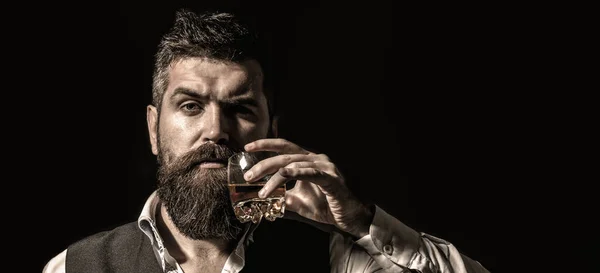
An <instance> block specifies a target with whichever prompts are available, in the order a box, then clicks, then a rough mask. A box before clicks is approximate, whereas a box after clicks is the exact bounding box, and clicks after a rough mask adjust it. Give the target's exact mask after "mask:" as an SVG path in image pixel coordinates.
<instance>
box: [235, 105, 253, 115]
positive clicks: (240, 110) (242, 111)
mask: <svg viewBox="0 0 600 273" xmlns="http://www.w3.org/2000/svg"><path fill="white" fill-rule="evenodd" d="M234 110H235V111H236V112H238V113H240V114H252V113H253V112H252V110H250V108H248V107H245V106H241V105H237V106H236V107H235V108H234Z"/></svg>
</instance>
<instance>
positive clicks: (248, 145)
mask: <svg viewBox="0 0 600 273" xmlns="http://www.w3.org/2000/svg"><path fill="white" fill-rule="evenodd" d="M252 148H254V144H252V143H249V144H246V146H244V149H246V151H247V150H251V149H252Z"/></svg>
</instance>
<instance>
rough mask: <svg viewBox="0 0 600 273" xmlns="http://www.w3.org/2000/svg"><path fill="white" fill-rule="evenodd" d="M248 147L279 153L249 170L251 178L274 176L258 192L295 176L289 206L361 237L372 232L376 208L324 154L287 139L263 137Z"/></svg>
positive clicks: (310, 217)
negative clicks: (360, 197)
mask: <svg viewBox="0 0 600 273" xmlns="http://www.w3.org/2000/svg"><path fill="white" fill-rule="evenodd" d="M245 149H246V151H248V152H253V151H272V152H276V153H278V154H279V155H277V156H274V157H271V158H267V159H264V160H262V161H261V162H258V163H257V164H256V165H254V166H253V167H252V168H251V169H250V170H249V171H248V172H246V174H247V175H248V174H251V177H249V176H246V177H245V178H246V180H247V181H249V182H253V181H256V179H257V178H260V177H263V176H265V175H267V174H273V176H272V177H271V179H270V180H269V181H268V182H267V183H266V184H265V186H264V187H263V189H262V190H261V191H260V192H259V196H260V197H265V196H267V195H269V194H270V193H271V192H272V191H273V190H274V189H275V188H277V187H278V186H281V185H283V184H285V183H286V182H288V181H291V180H296V185H295V187H294V188H293V189H291V190H288V191H287V192H286V210H288V209H289V210H291V211H294V212H296V213H297V214H299V215H300V216H302V217H305V218H307V219H310V220H313V221H317V222H321V223H325V224H331V225H334V226H335V227H337V228H338V229H340V230H342V231H344V232H347V233H349V234H352V235H354V236H356V237H357V238H361V237H363V236H365V235H367V234H368V233H369V227H370V225H371V221H372V219H373V211H371V210H370V209H369V208H368V207H367V206H366V205H364V204H363V203H362V202H360V201H359V200H358V199H357V198H356V197H355V196H354V195H353V194H352V193H351V192H350V190H349V189H348V187H347V186H346V184H345V181H344V178H343V176H342V174H341V173H340V172H339V170H338V169H337V167H336V166H335V164H333V163H332V162H331V161H330V160H329V158H328V157H327V156H326V155H324V154H315V153H312V152H309V151H307V150H305V149H303V148H302V147H300V146H298V145H296V144H294V143H292V142H290V141H287V140H285V139H280V138H276V139H260V140H257V141H254V142H251V143H248V144H246V146H245Z"/></svg>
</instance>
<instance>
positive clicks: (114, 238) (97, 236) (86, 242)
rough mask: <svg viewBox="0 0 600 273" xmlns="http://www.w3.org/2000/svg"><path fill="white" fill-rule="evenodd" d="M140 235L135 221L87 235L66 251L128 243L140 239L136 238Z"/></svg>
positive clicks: (141, 233)
mask: <svg viewBox="0 0 600 273" xmlns="http://www.w3.org/2000/svg"><path fill="white" fill-rule="evenodd" d="M142 235H143V232H142V231H141V230H140V229H139V227H138V223H137V221H133V222H128V223H125V224H122V225H119V226H116V227H114V228H111V229H108V230H104V231H100V232H97V233H94V234H91V235H88V236H87V237H84V238H82V239H80V240H78V241H76V242H74V243H73V244H71V245H70V246H69V248H68V249H73V248H76V247H79V246H87V247H100V246H102V245H105V244H109V243H119V242H122V241H123V240H127V241H129V240H133V239H141V238H136V237H137V236H142ZM142 238H143V237H142Z"/></svg>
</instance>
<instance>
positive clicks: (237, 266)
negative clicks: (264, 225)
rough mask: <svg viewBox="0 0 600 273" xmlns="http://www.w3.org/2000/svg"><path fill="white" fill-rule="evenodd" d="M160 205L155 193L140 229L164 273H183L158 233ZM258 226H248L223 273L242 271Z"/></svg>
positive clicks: (141, 214) (144, 213)
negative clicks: (149, 243) (253, 234)
mask: <svg viewBox="0 0 600 273" xmlns="http://www.w3.org/2000/svg"><path fill="white" fill-rule="evenodd" d="M159 204H160V200H159V198H158V194H157V192H156V191H154V192H153V193H152V194H151V195H150V196H149V197H148V199H147V200H146V203H145V204H144V208H143V209H142V212H141V213H140V216H139V217H138V221H137V222H138V227H139V228H140V229H141V230H142V232H144V233H145V234H146V236H148V238H149V239H150V242H151V244H152V249H153V250H154V254H155V256H156V259H157V260H158V264H159V265H161V267H162V269H163V272H169V273H170V272H183V271H182V270H181V267H180V266H179V263H177V261H176V260H175V259H174V258H173V257H172V256H171V255H169V251H168V250H167V249H166V248H165V247H164V242H163V239H162V237H161V236H160V234H159V233H158V228H157V227H156V212H157V210H158V205H159ZM259 223H260V222H259ZM257 226H258V224H248V225H246V229H245V230H244V235H243V236H242V238H241V240H240V241H239V242H238V244H237V246H236V248H235V249H234V251H233V252H232V253H231V254H230V255H229V258H227V261H226V262H225V267H224V268H223V272H239V271H240V270H242V268H243V267H244V264H245V250H246V247H247V246H248V245H249V244H250V243H252V241H253V239H252V233H253V231H254V230H255V229H256V227H257Z"/></svg>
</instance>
